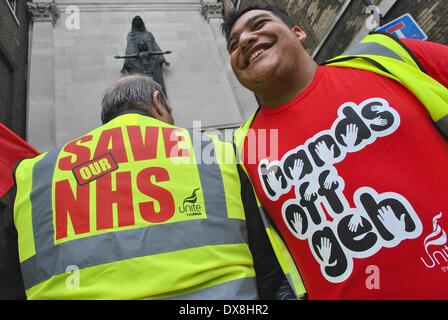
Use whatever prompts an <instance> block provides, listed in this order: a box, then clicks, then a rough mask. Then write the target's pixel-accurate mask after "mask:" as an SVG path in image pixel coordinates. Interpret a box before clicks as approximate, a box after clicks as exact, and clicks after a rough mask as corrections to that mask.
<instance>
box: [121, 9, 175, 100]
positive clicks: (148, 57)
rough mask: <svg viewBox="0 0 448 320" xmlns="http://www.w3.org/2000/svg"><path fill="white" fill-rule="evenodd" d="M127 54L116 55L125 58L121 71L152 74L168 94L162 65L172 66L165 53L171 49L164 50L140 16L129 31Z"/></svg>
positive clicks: (133, 21)
mask: <svg viewBox="0 0 448 320" xmlns="http://www.w3.org/2000/svg"><path fill="white" fill-rule="evenodd" d="M127 42H128V44H127V47H126V55H125V56H115V58H116V59H125V60H124V64H123V68H122V69H121V72H122V73H123V74H133V73H140V74H146V75H149V76H151V77H152V78H153V79H154V80H155V81H156V82H157V83H159V84H160V85H161V86H162V89H163V92H164V93H165V95H166V89H165V83H164V81H163V74H162V66H163V65H166V66H167V67H169V66H170V64H169V63H168V61H166V60H165V57H164V55H165V54H170V53H171V51H165V52H162V50H161V49H160V47H159V45H158V44H157V42H156V40H155V39H154V36H153V35H152V33H151V32H149V31H148V30H147V29H146V27H145V23H144V22H143V20H142V18H141V17H140V16H136V17H135V18H134V19H133V20H132V28H131V32H129V33H128V38H127Z"/></svg>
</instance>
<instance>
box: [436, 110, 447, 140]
mask: <svg viewBox="0 0 448 320" xmlns="http://www.w3.org/2000/svg"><path fill="white" fill-rule="evenodd" d="M436 126H437V127H438V128H439V129H440V131H442V133H443V134H444V135H445V138H448V115H446V116H444V117H443V118H442V119H440V120H438V121H436Z"/></svg>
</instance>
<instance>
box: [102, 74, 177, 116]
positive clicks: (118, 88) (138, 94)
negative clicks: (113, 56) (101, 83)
mask: <svg viewBox="0 0 448 320" xmlns="http://www.w3.org/2000/svg"><path fill="white" fill-rule="evenodd" d="M155 91H159V92H160V96H161V100H162V103H163V105H164V106H165V107H166V109H167V110H168V112H169V113H170V114H171V108H170V107H169V106H168V103H167V99H166V97H165V94H164V93H163V90H162V87H161V86H160V85H159V84H158V83H157V82H155V81H154V80H153V79H152V78H151V77H148V76H145V75H130V76H126V77H123V78H121V79H119V80H118V81H117V82H115V83H114V85H113V86H112V87H110V88H109V89H108V90H107V91H106V93H105V94H104V97H103V101H102V110H101V121H102V122H103V124H105V123H107V122H109V121H110V120H112V119H113V118H115V117H117V116H118V115H119V114H120V113H121V112H123V111H126V110H129V109H137V110H141V111H144V112H145V113H147V114H148V116H151V114H150V113H149V110H150V109H151V108H154V100H153V94H154V92H155Z"/></svg>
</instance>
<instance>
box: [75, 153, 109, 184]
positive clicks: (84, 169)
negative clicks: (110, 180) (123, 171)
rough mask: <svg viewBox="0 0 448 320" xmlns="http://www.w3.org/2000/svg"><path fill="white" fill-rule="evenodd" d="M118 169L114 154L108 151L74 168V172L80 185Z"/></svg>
mask: <svg viewBox="0 0 448 320" xmlns="http://www.w3.org/2000/svg"><path fill="white" fill-rule="evenodd" d="M117 169H118V165H117V163H116V162H115V160H114V158H113V157H112V154H110V153H107V154H105V155H102V156H101V157H98V158H95V159H93V160H91V161H89V162H86V163H83V164H81V165H79V166H77V167H74V168H73V174H74V175H75V178H76V181H77V182H78V184H79V185H84V184H86V183H89V182H92V181H93V180H96V179H98V178H100V177H102V176H104V175H106V174H108V173H111V172H112V171H115V170H117Z"/></svg>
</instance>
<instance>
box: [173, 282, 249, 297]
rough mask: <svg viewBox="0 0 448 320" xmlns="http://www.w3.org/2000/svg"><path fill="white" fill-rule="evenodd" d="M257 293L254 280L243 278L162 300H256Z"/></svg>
mask: <svg viewBox="0 0 448 320" xmlns="http://www.w3.org/2000/svg"><path fill="white" fill-rule="evenodd" d="M257 292H258V291H257V282H256V280H255V278H243V279H237V280H232V281H228V282H225V283H222V284H220V285H217V286H213V287H209V288H205V289H202V290H200V291H196V292H192V293H188V294H185V295H181V296H176V297H171V298H167V299H164V300H210V299H213V300H258V294H257Z"/></svg>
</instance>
